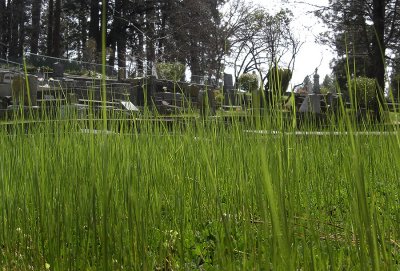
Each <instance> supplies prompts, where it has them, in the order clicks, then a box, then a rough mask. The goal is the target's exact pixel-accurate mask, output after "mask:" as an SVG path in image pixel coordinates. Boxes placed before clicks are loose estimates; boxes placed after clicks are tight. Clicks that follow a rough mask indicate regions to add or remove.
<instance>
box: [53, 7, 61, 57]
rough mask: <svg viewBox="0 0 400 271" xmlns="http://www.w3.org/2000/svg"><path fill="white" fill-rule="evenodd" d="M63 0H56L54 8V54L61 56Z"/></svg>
mask: <svg viewBox="0 0 400 271" xmlns="http://www.w3.org/2000/svg"><path fill="white" fill-rule="evenodd" d="M61 49H62V48H61V0H56V5H55V10H54V27H53V50H52V52H53V53H52V56H54V57H60V56H61V54H62V51H61Z"/></svg>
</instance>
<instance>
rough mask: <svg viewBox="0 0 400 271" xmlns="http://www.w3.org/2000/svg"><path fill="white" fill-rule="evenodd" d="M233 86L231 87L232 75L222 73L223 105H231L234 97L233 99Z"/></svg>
mask: <svg viewBox="0 0 400 271" xmlns="http://www.w3.org/2000/svg"><path fill="white" fill-rule="evenodd" d="M234 89H235V88H234V85H233V77H232V74H228V73H224V87H223V92H224V96H225V103H226V104H233V103H234V100H235V97H234Z"/></svg>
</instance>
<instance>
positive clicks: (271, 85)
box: [265, 67, 292, 94]
mask: <svg viewBox="0 0 400 271" xmlns="http://www.w3.org/2000/svg"><path fill="white" fill-rule="evenodd" d="M267 78H268V83H267V85H266V86H265V89H266V90H268V91H271V92H273V93H275V94H278V93H280V94H283V93H285V92H286V90H287V88H288V87H289V82H290V79H292V71H291V70H289V69H282V68H279V67H273V68H271V69H270V70H269V71H268V74H267Z"/></svg>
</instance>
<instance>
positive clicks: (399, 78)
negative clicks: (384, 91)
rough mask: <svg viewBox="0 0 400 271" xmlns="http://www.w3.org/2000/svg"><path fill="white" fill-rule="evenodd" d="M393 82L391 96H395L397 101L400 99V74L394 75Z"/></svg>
mask: <svg viewBox="0 0 400 271" xmlns="http://www.w3.org/2000/svg"><path fill="white" fill-rule="evenodd" d="M390 84H391V88H390V91H391V96H390V98H392V97H393V98H394V99H395V100H396V101H397V100H398V99H399V96H400V95H399V94H400V74H396V75H393V77H392V80H391V82H390Z"/></svg>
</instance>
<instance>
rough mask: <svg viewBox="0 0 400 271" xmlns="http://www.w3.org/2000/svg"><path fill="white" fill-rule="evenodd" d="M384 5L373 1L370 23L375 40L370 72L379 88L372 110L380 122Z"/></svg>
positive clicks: (382, 99) (383, 78) (383, 61)
mask: <svg viewBox="0 0 400 271" xmlns="http://www.w3.org/2000/svg"><path fill="white" fill-rule="evenodd" d="M385 5H386V4H385V1H382V0H373V10H372V21H373V24H374V30H375V39H373V52H372V65H373V66H372V71H373V73H374V77H375V78H376V80H377V83H378V86H379V90H378V103H377V104H376V105H375V108H374V111H375V114H376V117H377V120H378V121H381V120H382V116H381V112H380V110H379V104H382V105H383V102H384V93H385V51H386V46H385V40H384V36H385Z"/></svg>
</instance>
